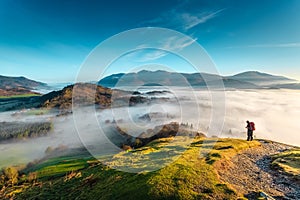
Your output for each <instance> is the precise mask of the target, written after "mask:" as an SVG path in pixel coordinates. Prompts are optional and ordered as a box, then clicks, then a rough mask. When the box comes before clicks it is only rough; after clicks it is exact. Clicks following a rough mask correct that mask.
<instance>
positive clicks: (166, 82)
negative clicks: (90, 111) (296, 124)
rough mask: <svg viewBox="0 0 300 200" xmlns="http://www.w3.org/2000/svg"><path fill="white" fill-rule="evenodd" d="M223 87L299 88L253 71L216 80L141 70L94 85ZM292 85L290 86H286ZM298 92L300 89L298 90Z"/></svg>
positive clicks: (290, 81)
mask: <svg viewBox="0 0 300 200" xmlns="http://www.w3.org/2000/svg"><path fill="white" fill-rule="evenodd" d="M222 82H223V84H224V86H225V88H236V89H253V88H266V87H270V88H272V87H275V88H289V87H290V86H292V87H291V89H297V88H298V87H299V86H300V85H299V84H298V83H297V80H294V79H289V78H286V77H284V76H274V75H271V74H267V73H261V72H257V71H247V72H243V73H239V74H236V75H233V76H220V75H216V74H208V73H192V74H189V73H177V72H167V71H162V70H158V71H147V70H142V71H139V72H137V73H127V74H125V73H118V74H112V75H110V76H107V77H105V78H103V79H101V80H100V81H99V82H98V84H99V85H102V86H105V87H122V86H143V85H148V86H155V85H162V86H193V87H205V86H210V87H214V86H216V87H217V86H219V85H220V83H222ZM290 84H292V85H290ZM299 89H300V87H299Z"/></svg>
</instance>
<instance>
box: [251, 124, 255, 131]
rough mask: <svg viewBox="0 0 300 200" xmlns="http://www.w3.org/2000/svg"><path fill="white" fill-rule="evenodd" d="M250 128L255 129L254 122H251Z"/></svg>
mask: <svg viewBox="0 0 300 200" xmlns="http://www.w3.org/2000/svg"><path fill="white" fill-rule="evenodd" d="M250 128H251V130H252V131H255V124H254V122H250Z"/></svg>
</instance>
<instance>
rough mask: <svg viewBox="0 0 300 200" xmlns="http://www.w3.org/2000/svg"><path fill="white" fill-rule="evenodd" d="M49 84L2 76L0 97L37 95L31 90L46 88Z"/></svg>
mask: <svg viewBox="0 0 300 200" xmlns="http://www.w3.org/2000/svg"><path fill="white" fill-rule="evenodd" d="M46 85H47V84H45V83H41V82H37V81H34V80H30V79H27V78H25V77H23V76H21V77H8V76H1V75H0V96H11V95H22V94H35V92H32V91H31V90H34V89H36V88H37V87H45V86H46Z"/></svg>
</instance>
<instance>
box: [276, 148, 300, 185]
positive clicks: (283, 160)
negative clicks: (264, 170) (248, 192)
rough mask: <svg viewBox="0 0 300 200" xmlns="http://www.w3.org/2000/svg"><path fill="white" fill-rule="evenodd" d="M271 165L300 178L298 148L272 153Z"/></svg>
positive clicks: (299, 150) (299, 153) (299, 151)
mask: <svg viewBox="0 0 300 200" xmlns="http://www.w3.org/2000/svg"><path fill="white" fill-rule="evenodd" d="M272 166H273V167H275V168H280V169H281V170H283V171H284V172H285V173H287V174H289V175H291V176H293V177H294V178H296V179H298V180H300V148H295V149H292V150H289V151H286V152H283V153H280V154H277V155H274V156H273V162H272Z"/></svg>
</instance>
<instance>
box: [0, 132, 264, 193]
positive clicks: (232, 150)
mask: <svg viewBox="0 0 300 200" xmlns="http://www.w3.org/2000/svg"><path fill="white" fill-rule="evenodd" d="M169 140H171V139H170V138H166V139H160V140H156V141H153V142H152V143H150V144H148V145H147V147H143V148H142V149H140V150H135V151H129V152H121V153H120V154H118V155H115V156H114V157H113V158H112V159H111V162H110V165H111V166H114V165H116V166H117V165H124V166H126V167H130V168H134V167H137V166H139V167H140V166H141V163H143V162H144V160H147V159H149V158H154V157H153V156H154V155H158V153H160V152H161V151H170V152H174V151H175V152H176V151H177V152H178V153H180V148H178V147H182V148H184V147H183V146H181V145H182V144H181V143H180V141H178V142H177V141H175V142H174V143H172V146H171V147H168V148H163V147H164V144H166V143H167V142H169ZM203 140H204V139H203V138H198V139H195V140H194V142H193V143H192V145H191V146H190V147H188V149H187V150H186V151H185V152H184V153H183V154H182V155H181V156H180V157H179V158H178V159H177V160H175V161H173V162H171V163H170V164H169V165H167V166H166V167H164V168H162V169H160V170H157V171H154V172H140V173H127V172H122V171H117V170H114V169H111V168H109V167H107V166H103V165H102V164H100V163H99V162H98V161H96V160H93V159H92V158H90V157H89V156H87V155H86V156H83V155H78V154H77V155H76V156H64V157H60V158H52V159H49V160H47V161H45V162H43V163H40V164H38V165H35V166H34V167H32V168H31V169H30V170H29V171H26V175H24V176H23V178H22V180H23V182H22V183H21V182H20V183H19V185H18V186H14V187H11V189H10V190H7V191H6V194H5V195H6V196H7V197H9V196H14V195H16V196H15V198H16V199H76V198H78V199H237V198H238V197H239V196H242V194H239V193H238V191H234V190H232V189H231V188H230V185H227V184H226V183H222V182H220V180H219V179H218V176H217V173H216V171H215V164H217V163H218V164H220V162H223V161H224V162H225V161H226V159H229V158H231V157H232V156H234V155H235V154H236V153H237V152H238V151H240V150H243V149H245V148H249V147H254V146H258V145H260V143H259V142H257V141H253V142H246V141H243V140H238V139H219V140H218V141H215V140H214V139H205V140H204V142H203ZM214 144H215V146H214V147H213V148H214V149H213V150H212V151H208V152H207V154H204V156H200V150H201V152H203V151H202V150H209V149H211V147H212V146H213V145H214ZM165 147H166V146H165ZM173 147H174V148H173ZM175 147H176V148H175ZM130 154H131V155H132V154H136V155H134V156H133V160H131V161H130V162H128V155H130ZM169 161H172V160H169ZM216 161H219V162H216ZM118 167H119V166H118ZM145 171H147V168H145ZM30 172H31V173H32V172H35V173H36V174H37V177H38V180H37V181H35V183H29V182H28V177H29V175H30ZM34 184H35V185H36V186H33V185H34ZM9 193H10V194H9ZM0 197H1V193H0Z"/></svg>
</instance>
